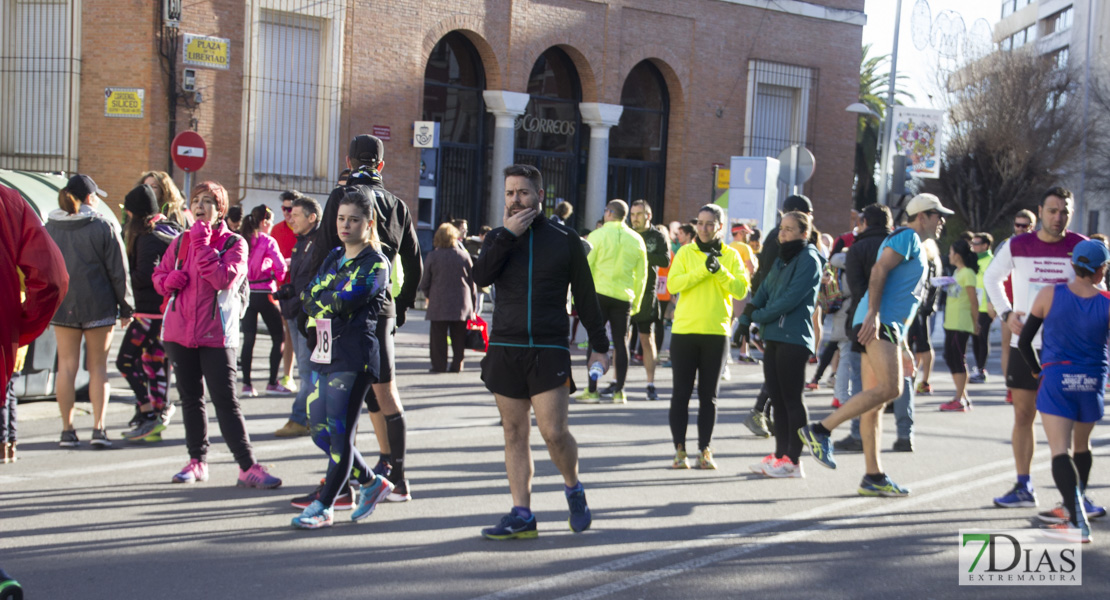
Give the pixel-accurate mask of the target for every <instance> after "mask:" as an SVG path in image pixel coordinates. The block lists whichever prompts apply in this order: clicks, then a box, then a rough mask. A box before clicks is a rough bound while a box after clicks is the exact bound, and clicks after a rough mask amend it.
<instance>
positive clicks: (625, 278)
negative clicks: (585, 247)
mask: <svg viewBox="0 0 1110 600" xmlns="http://www.w3.org/2000/svg"><path fill="white" fill-rule="evenodd" d="M586 239H587V240H588V241H589V242H590V245H591V246H593V250H590V254H589V255H588V256H586V260H587V262H589V263H590V271H591V272H592V273H593V276H594V290H595V291H597V293H599V294H601V295H602V296H608V297H610V298H616V299H617V300H624V301H627V302H628V303H629V306H631V307H632V312H633V314H635V313H636V312H637V311H638V310H639V307H640V301H641V300H642V299H643V297H644V284H646V283H647V247H646V246H644V238H643V237H641V236H640V234H638V233H636V232H635V231H633V230H632V228H631V227H629V226H628V225H625V224H624V221H609V222H608V223H605V224H604V225H602V226H601V229H596V230H594V232H593V233H591V234H590V235H589V236H587V237H586Z"/></svg>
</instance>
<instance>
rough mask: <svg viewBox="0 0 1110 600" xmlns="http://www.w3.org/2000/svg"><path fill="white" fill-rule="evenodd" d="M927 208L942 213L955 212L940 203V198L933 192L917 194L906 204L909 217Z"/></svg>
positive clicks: (952, 213) (949, 213)
mask: <svg viewBox="0 0 1110 600" xmlns="http://www.w3.org/2000/svg"><path fill="white" fill-rule="evenodd" d="M927 210H935V211H937V212H938V213H940V214H942V215H954V214H956V213H955V211H951V210H948V209H947V208H944V205H943V204H941V203H940V198H937V197H936V195H934V194H918V195H916V196H914V197H913V199H912V200H910V203H909V204H907V205H906V214H907V215H909V216H911V217H912V216H914V215H916V214H917V213H921V212H925V211H927Z"/></svg>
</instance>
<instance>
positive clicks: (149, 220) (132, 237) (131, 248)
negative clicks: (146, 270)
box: [123, 213, 157, 261]
mask: <svg viewBox="0 0 1110 600" xmlns="http://www.w3.org/2000/svg"><path fill="white" fill-rule="evenodd" d="M155 216H157V213H156V214H153V215H145V216H142V217H132V218H130V219H128V220H127V225H125V226H124V228H123V240H124V242H126V247H127V259H128V260H129V261H134V260H135V246H136V245H137V244H136V243H135V242H137V241H138V240H139V237H140V236H143V235H146V234H148V233H153V232H154V217H155Z"/></svg>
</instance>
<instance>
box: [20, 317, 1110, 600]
mask: <svg viewBox="0 0 1110 600" xmlns="http://www.w3.org/2000/svg"><path fill="white" fill-rule="evenodd" d="M421 318H422V315H421V314H420V313H418V312H417V313H414V314H413V315H411V319H412V321H411V324H409V325H406V326H405V328H404V329H403V330H402V332H401V333H400V334H399V337H398V354H399V360H398V366H399V373H400V375H399V383H400V387H401V395H402V398H403V400H404V403H405V406H406V409H407V415H408V423H409V427H410V429H409V441H408V446H409V449H410V453H409V458H408V461H407V462H408V465H409V466H408V469H409V472H410V475H409V477H410V482H411V489H412V493H413V497H414V500H413V501H412V502H409V503H405V504H387V505H383V506H380V507H379V508H378V510H377V511H376V512H375V513H374V514H373V515H372V517H371V518H369V519H368V520H366V521H363V522H360V523H357V524H356V523H351V522H349V521H347V518H348V517H347V513H344V512H337V513H336V516H337V519H336V521H337V522H336V525H335V527H332V528H330V529H324V530H319V531H300V530H295V529H293V528H291V527H290V526H289V520H290V519H291V518H292V517H293V516H295V515H296V514H297V513H296V511H294V510H292V509H291V508H290V506H289V503H288V502H289V499H290V498H291V497H292V496H294V495H301V494H303V493H306V492H308V491H310V490H311V489H312V488H313V487H314V485H315V484H316V482H317V481H318V479H319V478H320V477H321V474H322V472H323V470H324V468H325V467H326V462H325V457H324V456H322V454H321V452H320V451H319V450H317V449H316V448H315V446H313V444H312V443H311V442H310V441H309V440H308V439H307V438H299V439H293V440H282V439H278V438H275V437H274V436H273V431H274V430H275V429H277V428H278V427H279V426H281V425H282V424H283V423H284V422H285V420H286V418H287V414H288V410H289V405H290V402H291V398H289V397H275V396H267V397H260V398H253V399H247V400H245V401H244V402H243V406H244V411H245V413H246V415H247V419H248V429H249V431H250V433H251V436H252V441H253V443H254V447H255V451H256V454H257V456H258V457H259V460H260V461H262V462H264V463H265V464H267V465H271V466H272V471H273V472H274V473H275V474H277V475H278V476H280V477H282V478H283V479H284V480H285V485H284V486H283V487H282V488H280V489H278V490H273V491H258V490H245V489H240V488H237V487H235V485H234V482H235V478H236V475H237V470H236V466H235V464H234V462H233V461H232V460H231V456H230V454H229V453H228V451H227V449H226V446H224V445H223V443H222V439H221V438H220V437H219V435H218V430H217V427H216V424H215V420H214V419H212V421H211V429H212V433H213V437H212V443H213V447H212V453H211V454H210V455H209V461H210V467H211V478H210V480H209V481H208V482H207V483H201V484H196V485H174V484H171V483H169V481H170V477H171V476H172V475H173V474H174V473H175V472H177V470H179V469H180V468H181V466H182V465H183V464H184V463H185V462H186V461H187V456H186V453H185V449H184V443H183V439H182V438H183V429H182V426H181V421H180V418H176V419H175V421H174V423H173V424H172V425H171V427H170V428H169V429H168V430H167V431H166V432H165V433H164V434H163V435H164V437H165V441H164V442H162V443H160V444H154V445H145V446H137V445H126V444H124V443H123V442H121V441H117V442H116V444H115V446H114V447H113V448H112V449H111V450H104V451H94V450H92V449H90V448H89V447H88V446H87V445H84V446H83V447H81V448H80V449H77V450H62V449H59V448H58V447H57V439H58V432H59V429H60V425H59V421H58V417H57V411H56V408H55V407H54V405H53V404H51V403H41V402H40V403H33V404H25V405H23V406H21V421H20V440H21V441H20V446H19V449H20V460H19V462H18V463H15V464H10V465H0V566H2V567H3V568H4V569H6V570H7V571H9V572H10V573H11V574H12V575H14V576H15V577H16V579H18V580H19V581H20V582H21V583H22V584H23V586H24V587H25V588H26V590H27V593H28V596H27V597H28V598H46V599H65V598H76V599H80V600H94V599H100V598H104V599H121V598H151V597H156V598H159V600H172V599H176V598H182V599H195V598H233V597H258V598H275V599H277V598H291V599H292V598H325V597H326V598H367V597H380V596H387V597H390V598H393V599H397V600H399V599H408V598H537V599H539V598H544V599H546V598H575V599H585V598H651V599H660V600H662V599H672V598H734V597H740V596H745V597H756V598H780V597H781V598H797V597H806V596H812V597H820V598H857V597H865V596H867V597H881V596H886V597H906V598H947V597H971V596H972V595H975V596H978V597H982V596H988V597H989V596H1003V595H1005V596H1006V597H1011V598H1012V597H1017V598H1041V597H1052V598H1057V597H1083V598H1099V597H1102V598H1105V597H1110V578H1108V577H1107V576H1106V573H1108V572H1110V551H1108V548H1110V527H1108V524H1107V523H1106V522H1096V524H1095V525H1094V527H1093V537H1094V538H1095V541H1094V543H1093V544H1090V545H1088V546H1087V547H1085V548H1084V549H1083V570H1084V580H1083V585H1082V587H1071V588H1065V587H1053V588H1041V587H1031V586H1020V587H986V588H985V587H975V588H970V587H961V586H959V585H958V577H959V573H958V570H959V569H958V564H957V553H958V541H957V539H958V530H960V529H971V528H1021V527H1028V526H1029V524H1030V517H1031V516H1032V515H1033V514H1034V513H1035V512H1036V511H1035V510H1033V509H1010V510H1003V509H997V508H992V507H991V498H992V497H993V496H997V495H1001V494H1002V493H1003V492H1005V491H1006V490H1007V489H1008V488H1009V487H1010V485H1011V483H1012V481H1013V462H1012V459H1011V454H1010V446H1009V434H1010V426H1011V424H1012V411H1011V409H1010V408H1009V407H1008V406H1007V405H1006V404H1005V403H1004V402H1003V395H1004V393H1005V391H1004V389H1003V388H1002V385H1001V382H1000V378H999V377H994V378H993V379H992V381H991V382H990V383H988V384H985V385H977V386H972V388H971V392H970V393H971V395H972V398H973V400H974V402H975V409H974V410H973V411H971V412H970V413H966V414H946V413H939V412H938V411H937V407H938V406H939V404H940V403H941V402H943V401H945V400H947V399H948V398H947V397H946V396H947V395H948V394H950V393H951V390H952V382H951V378H950V377H949V376H948V373H947V369H945V367H944V365H943V362H940V361H939V356H938V368H937V370H936V372H935V374H934V375H933V378H932V382H933V385H934V388H935V390H936V391H935V394H934V395H933V396H929V397H919V398H918V400H917V417H916V452H915V453H912V454H904V453H902V454H894V453H886V454H884V456H883V460H884V465H885V468H886V471H887V472H888V473H890V474H891V476H892V477H894V478H895V480H897V481H898V482H899V483H901V484H903V485H905V486H908V487H910V488H911V489H912V490H913V492H914V493H913V495H912V496H911V497H909V498H904V499H872V498H862V497H860V496H858V495H857V494H856V487H857V485H858V481H859V478H860V477H861V476H862V474H863V467H862V456H861V455H858V454H856V455H840V456H838V460H839V463H840V467H839V468H838V469H837V470H835V471H832V470H828V469H824V468H822V467H820V466H818V465H817V464H816V463H815V461H813V460H812V459H810V458H808V457H807V456H804V457H803V465H804V469H805V472H806V478H805V479H801V480H770V479H764V478H762V477H759V476H756V475H753V474H751V473H750V472H749V471H748V465H749V464H751V463H754V462H758V460H759V459H760V458H761V457H762V456H764V455H766V454H767V453H768V452H769V451H770V450H771V449H772V448H773V440H763V439H759V438H755V437H753V436H751V435H750V434H749V433H748V431H747V429H745V428H744V427H743V425H742V424H741V422H742V420H743V418H744V416H745V414H746V412H747V410H748V409H749V408H750V406H751V404H752V402H753V401H754V397H755V394H756V391H757V390H758V387H759V385H760V382H761V381H762V370H761V368H760V367H757V366H751V365H743V366H741V365H733V366H732V367H731V371H732V375H733V377H732V379H731V381H727V382H723V383H722V387H721V399H720V401H719V412H718V423H717V430H716V435H715V439H714V444H713V446H714V451H715V454H716V458H717V461H718V463H719V465H720V469H719V470H717V471H699V470H689V471H674V470H671V469H670V468H669V467H670V462H671V457H672V454H673V451H672V448H671V443H670V433H669V429H668V426H667V414H668V402H667V399H668V398H669V392H670V377H671V374H670V370H669V369H660V370H659V373H658V377H657V378H658V383H659V389H660V393H661V395H662V396H663V398H664V400H663V401H660V402H646V401H644V400H643V396H642V390H643V383H644V381H645V379H644V370H643V368H642V367H633V368H632V369H631V371H630V384H629V389H630V390H631V391H632V392H633V396H632V401H630V402H629V403H628V404H627V405H620V406H614V405H604V404H603V405H596V406H586V405H572V406H571V416H570V419H571V429H572V432H573V433H574V435H575V437H576V438H577V440H578V443H579V447H580V456H581V459H580V460H581V471H582V481H583V482H584V484H585V486H586V491H587V496H588V499H589V503H590V506H591V508H592V510H593V514H594V523H593V527H591V529H590V530H589V531H587V532H585V533H582V534H573V533H571V532H570V530H569V529H568V527H567V524H566V518H567V507H566V503H565V501H564V497H563V494H562V480H561V477H560V476H559V475H558V473H557V471H556V470H555V469H554V467H553V466H552V464H551V462H550V460H549V459H548V458H547V453H546V449H545V448H544V446H543V442H542V439H541V438H540V437H539V434H538V432H535V431H533V438H532V441H533V444H532V449H533V453H534V455H535V457H536V459H537V464H536V479H535V484H534V495H533V509H534V510H535V512H536V514H537V518H538V519H539V528H540V536H539V538H538V539H536V540H527V541H525V540H517V541H510V542H492V541H487V540H484V539H482V538H481V537H480V536H479V534H478V532H479V530H480V529H481V528H482V527H486V526H490V525H493V524H495V523H496V522H497V521H498V520H499V518H500V517H501V515H502V514H504V513H505V512H507V511H508V509H509V508H510V505H511V502H510V498H509V492H508V485H507V482H506V480H505V476H504V463H503V446H502V443H503V441H502V436H501V430H500V428H499V427H498V416H497V411H496V408H495V406H494V403H493V400H492V397H491V395H490V394H489V393H488V392H486V390H485V388H484V387H483V385H482V383H481V381H480V379H479V377H478V360H477V357H474V358H473V359H471V360H469V361H468V363H467V366H466V369H467V370H466V371H465V372H464V373H462V374H429V373H427V368H428V361H427V344H426V335H427V333H426V332H427V326H426V324H425V322H423V321H422V320H420V319H421ZM580 335H581V334H580ZM117 337H118V335H117ZM260 342H262V343H260V344H259V346H260V347H259V348H257V349H256V353H257V354H256V356H258V357H262V356H265V353H266V352H267V351H268V344H267V343H265V341H264V340H261V339H260ZM117 343H118V342H117ZM262 362H263V361H262V360H261V359H260V358H259V359H256V360H255V365H256V366H255V368H256V369H258V368H259V367H260V366H262ZM993 364H995V365H997V364H998V352H997V345H996V346H995V353H994V357H993ZM812 368H813V367H812V366H811V367H810V369H811V370H812ZM585 370H586V367H585V365H584V359H582V360H579V361H578V362H577V363H576V373H575V374H576V377H577V378H578V379H579V382H582V381H584V378H585ZM994 371H995V372H997V368H995V369H994ZM810 372H812V371H810ZM799 376H801V374H799ZM256 379H257V378H256ZM113 386H114V387H115V388H124V387H125V386H124V385H123V382H122V380H120V379H118V378H117V379H115V380H113ZM831 397H832V395H831V390H829V389H827V388H824V387H823V388H822V389H820V390H819V391H817V392H815V393H808V394H807V405H808V407H809V409H810V411H811V416H813V417H820V416H822V415H824V414H826V413H827V412H829V410H830V409H829V408H828V407H829V403H830V401H831ZM130 402H131V399H130V397H129V395H128V394H126V393H125V392H123V391H122V390H121V391H120V393H117V394H116V396H115V397H114V398H113V401H112V403H111V408H110V416H109V423H110V431H111V435H112V437H113V438H114V439H116V440H118V439H119V434H120V433H122V431H123V430H124V429H125V428H126V422H127V420H128V418H129V417H130V414H131V410H132V408H131V405H130ZM693 405H694V407H692V409H691V412H692V413H693V414H696V402H694V403H693ZM84 406H85V408H86V409H87V406H88V405H84ZM211 416H212V415H211V414H210V417H211ZM77 423H78V430H79V433H80V434H81V437H82V439H83V440H87V439H88V437H89V429H90V428H91V417H90V416H88V415H87V414H82V415H81V416H80V417H79V418H78V420H77ZM362 425H363V431H364V433H362V434H360V435H359V443H360V446H361V448H362V449H363V450H365V451H366V454H367V455H368V456H373V455H374V454H375V450H376V444H375V441H374V437H373V435H372V433H371V431H370V429H371V426H370V422H369V420H368V419H366V418H365V417H364V420H363V421H362ZM844 433H845V432H839V431H838V432H835V437H837V438H839V437H841V436H842V435H843V434H844ZM689 435H690V439H691V445H695V444H694V439H695V437H696V429H695V427H694V425H693V420H692V423H691V427H690V434H689ZM1095 435H1096V438H1097V439H1096V442H1095V450H1094V452H1095V456H1096V460H1095V466H1094V470H1093V473H1092V476H1091V488H1090V495H1091V496H1092V497H1094V498H1095V499H1096V500H1102V501H1103V502H1110V490H1108V489H1107V488H1108V486H1110V475H1108V473H1110V469H1107V467H1106V465H1107V464H1110V463H1108V462H1107V458H1108V455H1110V430H1106V429H1099V428H1096V430H1095ZM1038 439H1039V441H1040V443H1039V444H1038V448H1037V452H1038V454H1037V457H1036V460H1035V466H1034V473H1033V480H1034V482H1035V483H1036V484H1037V485H1038V488H1037V489H1038V490H1039V494H1040V503H1041V508H1040V510H1045V509H1047V508H1049V507H1051V506H1052V505H1053V504H1054V503H1055V502H1056V501H1057V499H1058V494H1057V492H1056V491H1055V488H1054V486H1053V484H1052V479H1051V474H1050V472H1049V468H1048V460H1049V457H1048V454H1047V446H1046V445H1045V444H1044V442H1043V435H1041V434H1040V433H1039V430H1038ZM893 441H894V424H893V418H892V417H891V416H887V417H885V418H884V441H883V446H884V447H885V448H889V447H890V445H891V444H892V443H893Z"/></svg>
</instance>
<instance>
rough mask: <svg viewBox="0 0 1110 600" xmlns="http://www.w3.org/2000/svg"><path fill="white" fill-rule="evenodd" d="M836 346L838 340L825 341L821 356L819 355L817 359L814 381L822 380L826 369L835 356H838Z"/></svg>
mask: <svg viewBox="0 0 1110 600" xmlns="http://www.w3.org/2000/svg"><path fill="white" fill-rule="evenodd" d="M836 347H837V344H836V342H825V345H824V346H822V347H821V356H819V357H818V361H817V372H816V373H815V374H814V375H813V381H814V382H819V381H821V376H822V375H824V374H825V369H827V368H829V364H830V363H832V359H833V357H834V356H836ZM807 360H808V359H807Z"/></svg>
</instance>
